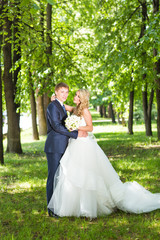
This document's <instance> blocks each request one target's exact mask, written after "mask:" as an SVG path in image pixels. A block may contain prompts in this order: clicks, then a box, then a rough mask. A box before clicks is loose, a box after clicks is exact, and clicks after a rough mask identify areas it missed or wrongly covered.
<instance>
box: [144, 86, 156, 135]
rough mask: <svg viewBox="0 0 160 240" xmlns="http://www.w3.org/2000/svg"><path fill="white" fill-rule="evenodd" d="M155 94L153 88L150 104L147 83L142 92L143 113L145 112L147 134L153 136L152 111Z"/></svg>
mask: <svg viewBox="0 0 160 240" xmlns="http://www.w3.org/2000/svg"><path fill="white" fill-rule="evenodd" d="M153 96H154V91H153V89H152V91H151V94H150V100H149V104H148V100H147V84H146V87H145V91H143V92H142V98H143V113H144V122H145V129H146V136H152V125H151V112H152V103H153Z"/></svg>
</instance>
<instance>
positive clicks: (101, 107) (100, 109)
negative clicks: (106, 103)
mask: <svg viewBox="0 0 160 240" xmlns="http://www.w3.org/2000/svg"><path fill="white" fill-rule="evenodd" d="M102 109H103V105H100V106H99V113H100V116H101V117H103V111H102Z"/></svg>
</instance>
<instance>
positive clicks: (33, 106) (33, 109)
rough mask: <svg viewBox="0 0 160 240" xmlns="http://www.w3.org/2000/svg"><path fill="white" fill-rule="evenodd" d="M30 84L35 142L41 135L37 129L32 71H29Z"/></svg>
mask: <svg viewBox="0 0 160 240" xmlns="http://www.w3.org/2000/svg"><path fill="white" fill-rule="evenodd" d="M29 83H30V103H31V116H32V135H33V139H34V140H39V133H38V127H37V110H36V100H35V93H34V90H33V84H32V80H31V72H30V70H29Z"/></svg>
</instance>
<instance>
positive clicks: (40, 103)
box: [36, 89, 47, 136]
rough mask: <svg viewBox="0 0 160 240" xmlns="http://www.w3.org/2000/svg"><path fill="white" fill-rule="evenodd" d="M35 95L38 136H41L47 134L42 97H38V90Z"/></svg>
mask: <svg viewBox="0 0 160 240" xmlns="http://www.w3.org/2000/svg"><path fill="white" fill-rule="evenodd" d="M36 95H37V113H38V125H39V135H40V136H41V135H46V134H47V124H46V118H45V114H44V107H43V96H40V95H38V89H37V90H36Z"/></svg>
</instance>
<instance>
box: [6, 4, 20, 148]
mask: <svg viewBox="0 0 160 240" xmlns="http://www.w3.org/2000/svg"><path fill="white" fill-rule="evenodd" d="M6 4H7V1H6ZM4 20H5V24H4V31H5V33H6V34H5V35H4V46H3V55H4V74H3V80H4V90H5V99H6V108H7V117H8V134H7V140H8V142H7V151H8V152H16V153H22V148H21V142H20V127H19V114H17V112H16V110H17V108H16V104H15V102H14V100H15V82H14V81H12V74H11V72H10V69H11V67H12V60H11V59H12V55H11V43H10V41H11V22H10V20H9V19H8V17H5V19H4Z"/></svg>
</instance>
